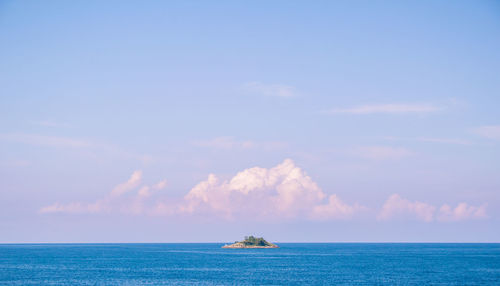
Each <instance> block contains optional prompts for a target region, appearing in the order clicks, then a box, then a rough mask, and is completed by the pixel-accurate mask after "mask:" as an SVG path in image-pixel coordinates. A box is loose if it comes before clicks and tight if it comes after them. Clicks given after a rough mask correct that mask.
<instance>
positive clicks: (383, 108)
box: [329, 103, 443, 114]
mask: <svg viewBox="0 0 500 286" xmlns="http://www.w3.org/2000/svg"><path fill="white" fill-rule="evenodd" d="M442 109H443V108H441V107H438V106H435V105H432V104H397V103H392V104H374V105H361V106H356V107H351V108H337V109H332V110H330V111H329V113H347V114H376V113H386V114H407V113H429V112H435V111H439V110H442Z"/></svg>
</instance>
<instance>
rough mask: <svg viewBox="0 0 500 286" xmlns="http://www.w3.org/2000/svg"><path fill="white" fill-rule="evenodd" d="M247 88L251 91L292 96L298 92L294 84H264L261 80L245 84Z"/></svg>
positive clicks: (268, 94)
mask: <svg viewBox="0 0 500 286" xmlns="http://www.w3.org/2000/svg"><path fill="white" fill-rule="evenodd" d="M244 88H245V90H247V91H248V92H251V93H258V94H262V95H266V96H276V97H292V96H296V95H297V92H296V89H295V88H294V87H293V86H289V85H284V84H264V83H261V82H255V81H254V82H249V83H246V84H245V85H244Z"/></svg>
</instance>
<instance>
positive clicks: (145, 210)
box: [39, 159, 488, 222]
mask: <svg viewBox="0 0 500 286" xmlns="http://www.w3.org/2000/svg"><path fill="white" fill-rule="evenodd" d="M166 186H167V181H166V180H162V181H159V182H157V183H155V184H144V183H143V177H142V172H141V171H135V172H133V173H132V175H131V176H130V177H129V178H128V180H127V181H125V182H123V183H121V184H118V185H117V186H116V187H115V188H113V189H112V190H111V191H110V192H109V193H108V194H107V195H106V196H104V197H103V198H100V199H97V200H95V201H93V202H88V203H85V202H79V201H77V202H70V203H59V202H57V203H54V204H51V205H48V206H45V207H43V208H41V209H40V210H39V212H40V213H44V214H47V213H68V214H97V213H121V214H129V215H154V216H168V217H179V216H183V217H189V216H198V217H204V218H209V219H227V220H242V221H271V220H273V221H279V220H338V219H350V218H353V217H355V216H356V215H358V214H360V213H364V212H366V211H369V209H368V208H366V207H364V206H362V205H359V204H358V203H353V204H350V203H346V202H344V201H343V200H341V199H340V198H339V197H338V196H337V195H336V194H327V193H325V192H324V191H323V190H322V189H321V188H320V187H319V186H318V184H317V183H316V182H314V180H313V179H312V178H311V177H310V176H308V175H307V174H306V172H305V171H304V170H302V169H301V168H300V167H298V166H296V165H295V163H294V162H293V161H292V160H290V159H286V160H284V161H283V162H282V163H280V164H278V165H276V166H274V167H272V168H262V167H253V168H248V169H245V170H242V171H241V172H238V173H237V174H236V175H234V176H232V177H230V178H227V179H221V178H220V177H219V176H217V175H215V174H209V175H208V177H207V179H206V180H203V181H201V182H199V183H198V184H196V185H195V186H194V187H193V188H191V189H190V190H189V191H188V192H187V193H186V194H185V195H184V196H182V197H168V196H166V195H165V193H164V192H162V191H161V190H162V189H164V188H166ZM487 217H488V216H487V214H486V206H485V205H481V206H473V205H469V204H467V203H459V204H458V205H457V206H456V207H452V206H450V205H449V204H443V205H442V206H441V207H439V208H438V207H436V206H434V205H431V204H428V203H425V202H420V201H410V200H408V199H405V198H402V197H401V196H400V195H398V194H393V195H391V196H390V197H389V198H388V199H387V201H386V202H385V203H384V205H383V206H382V209H381V211H380V212H379V214H378V216H377V218H378V220H381V221H386V220H393V219H414V220H419V221H424V222H432V221H439V222H455V221H463V220H469V219H483V218H487Z"/></svg>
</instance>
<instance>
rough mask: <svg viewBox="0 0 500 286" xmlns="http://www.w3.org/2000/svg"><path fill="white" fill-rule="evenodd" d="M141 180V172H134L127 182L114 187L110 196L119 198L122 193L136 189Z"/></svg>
mask: <svg viewBox="0 0 500 286" xmlns="http://www.w3.org/2000/svg"><path fill="white" fill-rule="evenodd" d="M141 180H142V171H135V172H134V173H132V175H131V176H130V178H129V179H128V181H126V182H125V183H122V184H119V185H118V186H116V187H115V188H114V189H113V190H112V191H111V195H112V196H121V195H123V194H124V193H126V192H128V191H130V190H132V189H134V188H136V187H137V186H138V185H139V184H140V183H141Z"/></svg>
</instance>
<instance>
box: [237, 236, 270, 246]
mask: <svg viewBox="0 0 500 286" xmlns="http://www.w3.org/2000/svg"><path fill="white" fill-rule="evenodd" d="M242 243H243V244H245V245H247V246H248V245H251V246H271V245H272V244H271V243H269V242H267V241H266V240H265V239H264V238H263V237H255V236H253V235H250V236H245V240H243V241H242Z"/></svg>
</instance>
